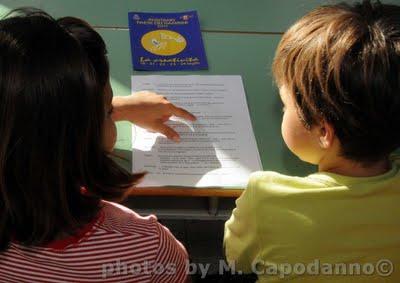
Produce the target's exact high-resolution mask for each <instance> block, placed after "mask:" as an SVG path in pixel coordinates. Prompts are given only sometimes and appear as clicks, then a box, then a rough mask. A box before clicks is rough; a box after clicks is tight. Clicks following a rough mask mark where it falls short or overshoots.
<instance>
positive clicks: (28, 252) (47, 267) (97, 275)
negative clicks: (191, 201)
mask: <svg viewBox="0 0 400 283" xmlns="http://www.w3.org/2000/svg"><path fill="white" fill-rule="evenodd" d="M102 204H103V208H102V209H101V210H100V213H99V214H98V216H97V217H96V219H94V220H93V221H92V222H91V223H89V224H87V225H86V226H85V227H83V228H82V229H81V230H80V231H79V232H78V233H77V235H76V236H73V237H69V238H66V239H63V240H59V241H55V242H52V243H50V244H49V245H46V246H43V247H26V246H22V245H19V244H16V243H11V245H10V247H9V248H8V249H7V250H6V251H4V252H1V253H0V282H2V283H3V282H7V283H23V282H29V283H33V282H58V283H60V282H121V283H122V282H129V283H131V282H140V283H145V282H155V283H162V282H185V281H186V278H187V275H186V273H187V272H186V264H187V260H188V255H187V252H186V250H185V248H184V247H183V245H182V244H181V243H180V242H179V241H177V240H176V239H175V238H174V236H173V235H172V234H171V232H170V231H169V230H168V229H167V228H166V227H164V226H162V225H161V224H160V223H158V221H157V218H156V217H155V216H154V215H150V216H147V217H141V216H139V215H138V214H137V213H135V212H133V211H132V210H130V209H128V208H126V207H124V206H122V205H119V204H116V203H112V202H106V201H103V202H102Z"/></svg>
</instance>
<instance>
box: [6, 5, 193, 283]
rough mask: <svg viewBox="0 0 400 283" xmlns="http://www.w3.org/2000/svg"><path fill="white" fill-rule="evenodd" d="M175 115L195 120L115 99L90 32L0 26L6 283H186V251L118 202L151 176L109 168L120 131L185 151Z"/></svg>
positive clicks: (142, 99) (28, 15)
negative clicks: (128, 128) (128, 125)
mask: <svg viewBox="0 0 400 283" xmlns="http://www.w3.org/2000/svg"><path fill="white" fill-rule="evenodd" d="M144 113H146V115H144ZM171 115H177V116H181V117H183V118H187V119H191V120H193V119H194V117H193V116H192V115H191V114H190V113H188V112H187V111H185V110H183V109H181V108H178V107H176V106H175V105H173V104H171V103H169V102H168V101H167V100H166V99H165V98H163V97H161V96H159V95H156V94H154V93H146V92H142V93H139V94H138V95H135V96H129V97H116V98H114V99H113V95H112V90H111V87H110V83H109V66H108V61H107V57H106V47H105V44H104V42H103V40H102V39H101V37H100V36H99V34H98V33H97V32H96V31H94V30H93V29H92V28H91V27H90V26H89V25H88V24H87V23H85V22H84V21H82V20H80V19H76V18H71V17H68V18H61V19H59V20H54V19H52V18H51V17H50V16H48V15H47V14H45V13H44V12H41V11H38V10H19V11H16V12H14V13H13V14H12V15H11V16H9V17H7V18H6V19H3V20H1V21H0V121H1V123H0V136H1V143H0V215H1V216H0V248H1V252H0V266H1V268H0V281H1V282H18V283H21V282H185V281H186V279H187V275H186V261H187V258H188V255H187V252H186V250H185V248H184V247H183V246H182V244H181V243H179V242H178V241H177V240H176V239H175V238H174V236H173V235H172V234H171V233H170V232H169V230H168V229H167V228H165V227H164V226H162V225H161V224H159V223H158V222H157V219H156V217H155V216H148V217H141V216H139V215H138V214H136V213H135V212H133V211H131V210H129V209H128V208H125V207H123V206H121V205H118V204H116V203H113V202H111V201H112V200H121V199H123V198H124V197H125V196H126V195H127V193H128V192H129V190H130V189H131V188H132V187H133V185H135V184H136V183H138V182H139V181H140V179H141V178H142V177H143V176H144V174H131V173H129V172H127V171H126V170H124V169H123V168H121V167H119V166H118V165H117V164H116V163H115V162H114V161H113V160H112V159H111V158H110V152H111V151H112V149H113V147H114V143H115V136H116V133H115V125H114V120H129V121H132V122H137V123H138V124H140V125H141V126H143V127H146V128H148V129H151V130H153V131H159V132H161V133H164V134H165V135H166V136H167V137H169V138H171V139H175V140H177V139H178V136H177V134H176V132H174V131H173V129H171V128H168V127H167V126H166V125H165V124H164V122H165V121H166V120H167V119H168V117H169V116H171Z"/></svg>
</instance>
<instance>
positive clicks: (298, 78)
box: [273, 1, 400, 163]
mask: <svg viewBox="0 0 400 283" xmlns="http://www.w3.org/2000/svg"><path fill="white" fill-rule="evenodd" d="M273 73H274V77H275V80H276V82H277V84H278V86H281V85H285V86H286V87H287V88H288V89H289V91H290V92H291V93H292V94H293V96H294V98H295V100H296V103H297V106H298V110H299V115H300V116H301V118H302V120H303V121H304V123H305V125H306V126H307V127H309V128H310V127H312V126H313V125H316V124H318V122H319V121H320V120H322V119H323V120H326V121H327V122H329V123H330V124H331V125H333V127H334V129H335V133H336V136H337V137H338V139H339V140H340V142H341V147H342V148H341V150H342V155H343V156H344V157H346V158H348V159H351V160H354V161H358V162H362V163H370V162H375V161H377V160H379V159H382V158H384V157H386V156H387V155H389V154H390V152H392V151H393V150H395V149H396V148H397V147H398V146H399V145H400V7H398V6H395V5H384V4H381V3H379V2H374V3H371V2H370V1H364V2H362V3H356V4H354V5H349V4H344V3H343V4H338V5H331V6H322V7H319V8H316V9H315V10H313V11H311V12H310V13H308V14H307V15H305V16H304V17H303V18H301V19H300V20H299V21H297V22H296V23H295V24H294V25H293V26H292V27H291V28H290V29H289V30H288V31H287V32H286V33H285V34H284V35H283V37H282V40H281V42H280V44H279V46H278V48H277V51H276V55H275V59H274V63H273Z"/></svg>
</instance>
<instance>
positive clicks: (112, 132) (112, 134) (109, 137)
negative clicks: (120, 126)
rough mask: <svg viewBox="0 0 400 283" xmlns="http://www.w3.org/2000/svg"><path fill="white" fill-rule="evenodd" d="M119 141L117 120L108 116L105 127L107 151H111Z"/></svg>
mask: <svg viewBox="0 0 400 283" xmlns="http://www.w3.org/2000/svg"><path fill="white" fill-rule="evenodd" d="M116 141H117V127H116V126H115V122H114V121H113V120H112V119H111V118H107V119H106V121H105V129H104V149H105V150H106V151H107V152H111V151H112V150H113V149H114V146H115V143H116Z"/></svg>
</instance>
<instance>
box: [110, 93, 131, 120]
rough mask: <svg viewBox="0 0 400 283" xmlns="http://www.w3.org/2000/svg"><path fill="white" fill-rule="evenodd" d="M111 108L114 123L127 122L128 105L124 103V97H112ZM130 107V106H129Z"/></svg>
mask: <svg viewBox="0 0 400 283" xmlns="http://www.w3.org/2000/svg"><path fill="white" fill-rule="evenodd" d="M112 106H113V115H112V117H113V120H114V121H116V122H117V121H127V120H129V119H128V113H129V110H128V105H127V103H126V97H124V96H114V97H113V100H112ZM130 107H132V105H130Z"/></svg>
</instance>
